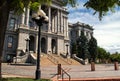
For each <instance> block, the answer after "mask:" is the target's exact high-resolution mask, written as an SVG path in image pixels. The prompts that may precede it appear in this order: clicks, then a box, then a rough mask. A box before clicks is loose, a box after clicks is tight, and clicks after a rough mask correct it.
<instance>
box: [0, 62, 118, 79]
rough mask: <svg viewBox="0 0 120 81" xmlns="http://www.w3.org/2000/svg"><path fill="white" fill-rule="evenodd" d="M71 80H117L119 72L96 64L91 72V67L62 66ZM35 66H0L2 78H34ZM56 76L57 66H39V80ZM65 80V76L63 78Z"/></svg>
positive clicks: (111, 65)
mask: <svg viewBox="0 0 120 81" xmlns="http://www.w3.org/2000/svg"><path fill="white" fill-rule="evenodd" d="M62 68H64V69H65V70H66V71H67V72H68V74H70V76H71V78H72V79H80V78H81V79H82V78H83V79H85V78H118V77H120V70H117V71H115V70H114V65H113V64H96V71H91V65H63V66H62ZM35 70H36V66H33V65H22V64H18V65H15V64H12V65H7V64H5V63H3V64H2V74H3V77H29V78H34V77H35ZM56 74H57V66H55V65H52V66H51V65H49V66H41V78H46V79H50V78H53V77H54V76H55V75H56ZM65 77H66V78H67V76H65Z"/></svg>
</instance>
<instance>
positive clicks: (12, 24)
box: [8, 18, 15, 30]
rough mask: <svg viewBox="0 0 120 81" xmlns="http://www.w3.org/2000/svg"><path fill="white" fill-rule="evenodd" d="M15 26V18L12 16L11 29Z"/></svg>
mask: <svg viewBox="0 0 120 81" xmlns="http://www.w3.org/2000/svg"><path fill="white" fill-rule="evenodd" d="M14 27H15V18H11V19H10V22H9V28H8V29H9V30H13V29H14Z"/></svg>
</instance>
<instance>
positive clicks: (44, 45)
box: [41, 38, 46, 53]
mask: <svg viewBox="0 0 120 81" xmlns="http://www.w3.org/2000/svg"><path fill="white" fill-rule="evenodd" d="M41 52H42V53H46V39H45V38H42V39H41Z"/></svg>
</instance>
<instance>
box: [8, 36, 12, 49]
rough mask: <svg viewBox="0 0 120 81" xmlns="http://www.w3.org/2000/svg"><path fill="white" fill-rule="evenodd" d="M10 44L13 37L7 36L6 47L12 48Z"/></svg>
mask: <svg viewBox="0 0 120 81" xmlns="http://www.w3.org/2000/svg"><path fill="white" fill-rule="evenodd" d="M12 45H13V37H12V36H8V48H12Z"/></svg>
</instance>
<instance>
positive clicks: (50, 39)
mask: <svg viewBox="0 0 120 81" xmlns="http://www.w3.org/2000/svg"><path fill="white" fill-rule="evenodd" d="M51 41H52V38H51V37H50V36H48V37H47V54H51V53H52V50H51Z"/></svg>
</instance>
